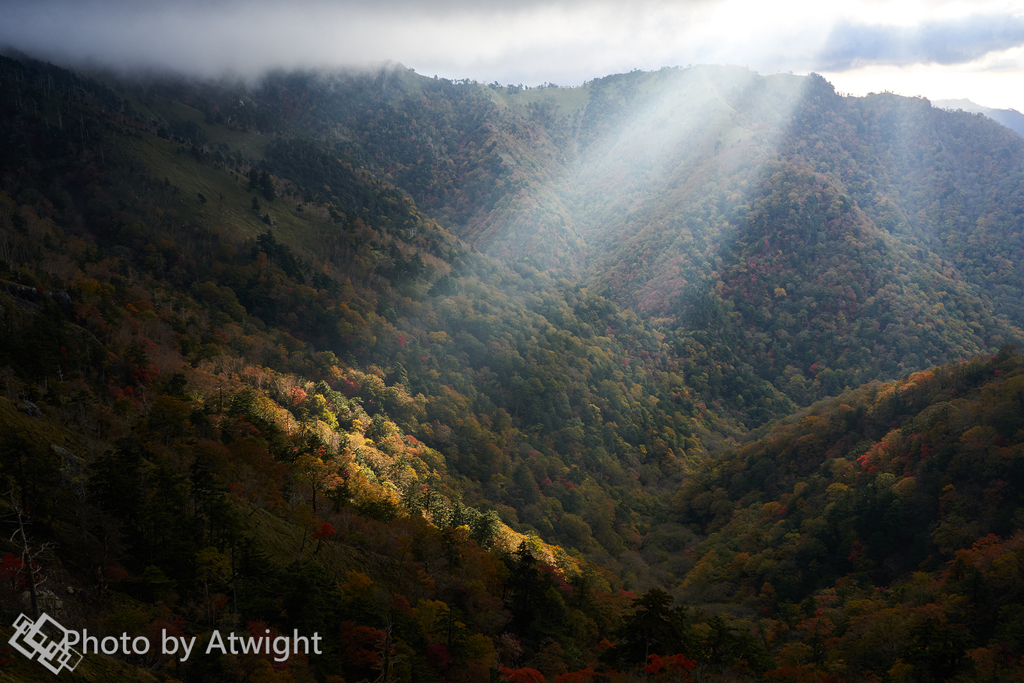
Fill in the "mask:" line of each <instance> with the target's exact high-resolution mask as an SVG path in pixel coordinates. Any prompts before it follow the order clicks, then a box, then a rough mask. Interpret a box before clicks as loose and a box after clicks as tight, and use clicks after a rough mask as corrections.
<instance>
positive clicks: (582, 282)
mask: <svg viewBox="0 0 1024 683" xmlns="http://www.w3.org/2000/svg"><path fill="white" fill-rule="evenodd" d="M0 119H2V122H0V380H2V382H0V392H2V393H0V519H2V520H3V529H2V531H3V534H0V556H2V565H0V596H2V597H0V634H2V635H3V636H4V642H6V641H7V639H8V638H10V637H11V635H12V633H13V632H14V629H13V628H12V626H11V625H12V624H14V623H15V620H16V619H17V618H18V616H19V614H21V613H25V614H31V615H34V616H38V615H39V614H40V613H42V612H45V613H47V614H50V615H51V616H53V617H54V618H55V619H57V620H58V621H60V623H62V624H64V625H65V626H67V627H68V628H72V629H75V630H79V631H81V630H82V629H88V631H89V633H91V634H99V635H100V636H108V635H113V636H118V635H120V634H122V633H130V634H133V635H140V636H147V637H148V638H149V640H150V641H151V642H158V641H159V640H160V638H161V634H164V633H166V634H171V635H173V636H175V637H186V636H187V637H190V638H191V637H193V636H194V637H196V638H197V640H198V642H199V645H197V649H198V652H197V654H193V656H192V657H190V658H189V659H188V660H187V661H181V660H180V658H179V657H176V656H173V655H167V654H163V653H161V652H158V651H156V650H151V651H149V652H147V653H139V654H130V655H117V656H114V657H108V656H105V655H102V654H96V655H94V654H88V655H86V656H85V658H84V659H83V660H82V662H81V664H80V665H78V667H77V668H76V669H75V670H74V672H70V673H69V672H66V673H64V674H62V675H64V676H66V677H67V678H68V679H69V680H75V679H76V677H77V680H89V681H93V680H96V681H102V680H113V679H117V680H128V681H153V680H159V681H188V682H191V681H197V682H198V681H236V680H237V681H248V680H259V681H280V682H282V683H286V682H290V681H295V682H300V681H302V682H312V681H317V682H322V683H326V682H329V683H343V682H344V681H349V682H351V683H355V682H357V681H364V680H365V681H428V682H429V681H437V682H439V683H440V682H448V681H451V682H458V681H467V682H468V681H509V682H512V683H520V682H531V683H540V682H542V681H551V682H556V683H570V682H578V683H588V682H594V683H596V682H598V681H601V682H609V683H611V682H617V681H637V680H651V681H682V680H693V681H755V680H764V681H794V682H796V681H799V682H801V683H804V682H821V683H836V682H839V681H848V682H850V683H854V682H860V681H949V680H958V681H981V680H1017V679H1019V678H1021V677H1022V676H1024V659H1022V658H1024V501H1022V499H1021V495H1022V492H1024V356H1022V354H1021V350H1020V348H1021V347H1020V346H1019V344H1021V343H1022V342H1024V332H1022V327H1024V305H1022V303H1021V302H1022V301H1024V279H1022V278H1024V139H1022V138H1021V137H1020V136H1019V135H1017V134H1015V133H1013V132H1012V131H1009V130H1008V129H1006V128H1003V127H1002V126H1000V125H999V124H997V123H995V122H994V121H991V120H989V119H986V118H985V117H983V116H980V115H973V114H967V113H964V112H955V111H946V110H942V109H937V108H934V107H932V106H931V105H930V103H929V102H928V101H927V100H923V99H920V98H904V97H898V96H895V95H891V94H888V93H881V94H875V95H870V96H867V97H863V98H854V97H847V96H842V95H840V94H838V93H836V92H835V90H834V88H832V86H831V85H830V84H829V83H828V82H826V81H825V80H824V79H822V78H821V77H819V76H816V75H811V76H807V77H796V76H790V75H776V76H768V77H763V76H759V75H757V74H755V73H753V72H750V71H747V70H745V69H738V68H733V67H710V66H704V67H692V68H688V69H663V70H661V71H659V72H640V71H636V72H631V73H629V74H619V75H614V76H608V77H605V78H600V79H597V80H594V81H591V82H588V83H587V84H585V85H584V86H581V87H577V88H558V87H556V86H552V87H544V88H524V87H522V86H501V85H499V84H497V83H494V84H491V85H484V84H479V83H475V82H472V81H468V80H467V81H450V80H446V79H438V78H436V77H435V78H429V77H424V76H420V75H418V74H416V73H415V72H413V71H412V70H409V69H406V68H405V67H402V66H400V65H392V66H388V67H385V68H382V69H379V70H375V71H365V72H281V73H270V74H267V75H266V76H265V77H264V78H262V79H261V80H260V81H259V82H257V83H249V84H244V83H230V82H209V81H192V80H187V79H175V78H170V77H165V78H152V79H148V80H138V79H129V78H121V77H115V76H112V75H109V74H103V73H86V72H80V71H74V70H69V69H65V68H63V67H59V66H56V65H52V64H48V63H43V62H39V61H36V60H33V59H31V58H29V57H27V56H24V55H16V56H7V57H0ZM217 631H219V632H221V633H226V632H228V631H233V632H235V633H239V634H242V633H246V634H249V635H251V636H254V637H255V636H259V635H260V634H263V633H272V634H275V635H277V634H286V635H287V634H291V633H293V632H299V633H302V634H304V635H310V634H312V633H314V632H316V633H318V634H320V635H321V636H322V638H323V653H322V654H309V655H305V654H302V655H295V656H293V657H290V658H289V659H287V661H278V660H276V659H275V658H274V656H273V654H270V653H267V654H253V653H245V654H238V655H232V654H216V653H214V654H200V653H201V652H202V651H203V650H205V648H206V644H208V643H209V642H210V639H211V637H212V634H214V633H215V632H217ZM50 677H51V674H50V673H48V672H47V671H46V670H45V669H43V668H42V667H41V666H39V664H38V663H37V662H33V661H30V660H27V659H25V658H24V657H22V656H21V655H20V654H18V653H17V652H14V651H13V650H11V648H10V647H7V648H0V680H12V681H22V680H25V681H35V680H39V681H42V680H51V678H50Z"/></svg>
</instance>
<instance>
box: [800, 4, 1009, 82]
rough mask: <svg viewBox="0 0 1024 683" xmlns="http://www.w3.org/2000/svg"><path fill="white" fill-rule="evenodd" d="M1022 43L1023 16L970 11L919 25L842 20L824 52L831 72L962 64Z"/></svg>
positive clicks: (826, 67) (823, 58)
mask: <svg viewBox="0 0 1024 683" xmlns="http://www.w3.org/2000/svg"><path fill="white" fill-rule="evenodd" d="M1021 46H1024V18H1021V17H1015V16H1006V15H987V16H971V17H967V18H964V19H956V20H947V21H941V22H926V23H923V24H920V25H918V26H909V27H902V26H884V25H873V26H868V25H864V24H852V23H849V22H846V21H842V22H840V23H838V24H837V25H836V26H835V27H834V28H833V29H832V31H831V33H830V34H829V37H828V40H827V41H826V43H825V49H824V51H823V52H822V54H821V56H820V60H821V68H822V69H824V70H828V71H843V70H845V69H851V68H856V67H860V66H864V65H865V64H888V65H895V66H906V65H910V64H928V63H935V64H943V65H952V64H964V63H967V62H973V61H975V60H977V59H979V58H981V57H983V56H985V55H987V54H989V53H992V52H1000V51H1005V50H1009V49H1011V48H1015V47H1021Z"/></svg>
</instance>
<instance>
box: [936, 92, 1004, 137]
mask: <svg viewBox="0 0 1024 683" xmlns="http://www.w3.org/2000/svg"><path fill="white" fill-rule="evenodd" d="M932 106H934V107H939V108H941V109H951V110H953V111H958V110H962V111H966V112H970V113H972V114H984V115H985V116H987V117H989V118H990V119H992V120H994V121H998V122H999V123H1001V124H1003V125H1004V126H1006V127H1007V128H1009V129H1010V130H1012V131H1016V132H1017V133H1018V134H1019V135H1024V114H1021V113H1020V112H1019V111H1017V110H1016V109H992V108H991V107H983V106H981V105H980V104H975V103H974V102H971V101H970V100H932Z"/></svg>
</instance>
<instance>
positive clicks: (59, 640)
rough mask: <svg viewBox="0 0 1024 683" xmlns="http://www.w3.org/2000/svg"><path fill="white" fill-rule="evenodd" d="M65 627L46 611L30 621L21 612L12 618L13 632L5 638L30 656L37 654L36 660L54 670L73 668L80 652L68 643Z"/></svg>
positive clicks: (33, 657)
mask: <svg viewBox="0 0 1024 683" xmlns="http://www.w3.org/2000/svg"><path fill="white" fill-rule="evenodd" d="M69 633H70V631H68V630H67V629H66V628H64V627H63V626H61V625H60V624H59V623H57V622H56V621H55V620H54V619H52V618H51V617H50V616H49V615H48V614H46V613H45V612H44V613H43V614H41V615H40V617H39V619H38V620H36V621H34V622H33V621H32V620H31V619H29V618H28V617H27V616H25V615H24V614H22V615H21V616H19V617H18V620H17V621H15V622H14V635H13V636H11V639H10V640H8V641H7V642H8V643H10V644H11V645H12V646H13V647H14V648H15V649H17V650H18V652H20V653H21V654H23V655H25V656H26V657H28V658H29V659H35V657H36V655H39V663H40V664H42V665H43V666H45V667H46V668H47V669H49V670H50V671H52V672H53V673H55V674H59V673H60V671H61V669H67V670H68V671H74V670H75V667H76V666H78V663H79V662H81V661H82V654H81V653H80V652H78V651H77V650H73V649H72V648H71V647H70V645H68V634H69Z"/></svg>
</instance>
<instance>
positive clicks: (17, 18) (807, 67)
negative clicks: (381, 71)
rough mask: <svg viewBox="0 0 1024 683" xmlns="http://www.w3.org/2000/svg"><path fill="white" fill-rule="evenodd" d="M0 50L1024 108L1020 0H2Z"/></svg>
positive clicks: (154, 64) (149, 62)
mask: <svg viewBox="0 0 1024 683" xmlns="http://www.w3.org/2000/svg"><path fill="white" fill-rule="evenodd" d="M0 45H9V46H13V47H15V48H18V49H21V50H23V51H25V52H28V53H30V54H33V55H37V56H41V57H44V58H47V59H50V60H52V61H54V62H57V63H62V64H68V63H71V62H79V61H84V60H88V61H91V62H92V63H94V64H97V65H101V66H109V67H114V68H119V69H138V68H144V69H145V68H156V69H172V70H176V71H184V72H190V73H197V74H201V75H205V76H217V75H222V74H224V73H233V74H237V75H245V76H254V75H258V74H259V72H261V71H262V70H265V69H269V68H292V67H305V66H351V65H364V64H372V63H379V62H381V61H388V60H390V61H394V62H401V63H402V64H404V65H405V66H407V67H411V68H413V69H415V70H416V71H417V72H418V73H421V74H424V75H428V76H433V75H435V74H436V75H439V76H443V77H447V78H471V79H474V80H477V81H481V82H487V83H490V82H493V81H498V82H499V83H502V84H509V83H514V84H518V83H522V84H525V85H539V84H541V83H545V82H548V83H557V84H559V85H578V84H580V83H582V82H583V81H586V80H590V79H593V78H596V77H601V76H605V75H608V74H611V73H619V72H623V71H629V70H632V69H644V70H652V69H658V68H660V67H662V66H686V65H688V64H738V65H741V66H748V67H750V68H751V69H753V70H755V71H758V72H759V73H762V74H771V73H775V72H779V71H783V72H786V71H792V72H793V73H799V74H804V73H808V72H811V71H816V72H818V73H821V74H822V75H824V76H825V77H826V78H828V79H829V80H830V81H831V82H832V83H833V84H834V85H835V86H836V89H837V90H839V91H841V92H847V93H852V94H864V93H867V92H871V91H876V92H878V91H882V90H891V91H894V92H898V93H901V94H905V95H924V96H926V97H928V98H930V99H946V98H949V99H952V98H970V99H971V100H974V101H975V102H977V103H978V104H982V105H985V106H989V107H996V108H1014V109H1017V110H1019V111H1024V3H1021V2H1020V0H1012V1H1005V0H1000V1H995V0H991V1H990V0H981V1H975V2H945V1H943V0H921V1H919V2H892V1H889V0H849V1H846V2H842V3H839V2H830V1H828V0H817V1H814V2H808V1H804V0H800V1H798V2H769V1H768V0H685V1H682V2H679V1H677V2H669V1H668V0H632V1H631V2H628V3H627V2H624V1H621V0H593V1H585V0H554V1H553V2H541V1H539V0H426V1H424V0H375V1H371V0H344V1H339V0H287V1H286V2H282V1H275V2H272V1H269V0H246V1H243V0H0Z"/></svg>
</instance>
